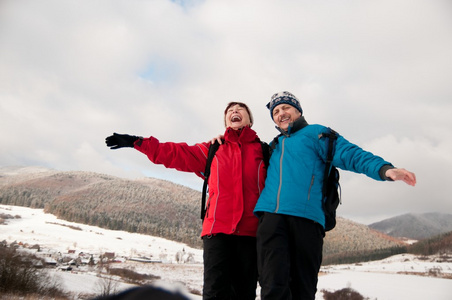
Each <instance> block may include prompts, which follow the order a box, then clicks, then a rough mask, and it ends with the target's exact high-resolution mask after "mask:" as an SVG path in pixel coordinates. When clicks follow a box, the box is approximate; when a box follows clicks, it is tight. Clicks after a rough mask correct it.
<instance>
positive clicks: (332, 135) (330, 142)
mask: <svg viewBox="0 0 452 300" xmlns="http://www.w3.org/2000/svg"><path fill="white" fill-rule="evenodd" d="M328 131H329V132H328V133H322V137H327V138H328V151H327V154H326V161H325V173H324V177H323V178H324V180H323V195H324V196H325V194H326V183H327V180H326V178H328V175H329V173H330V169H331V163H332V161H333V155H334V154H333V153H334V142H335V141H336V139H337V132H336V131H334V130H333V129H331V128H329V127H328Z"/></svg>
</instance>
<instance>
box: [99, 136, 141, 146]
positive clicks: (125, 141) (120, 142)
mask: <svg viewBox="0 0 452 300" xmlns="http://www.w3.org/2000/svg"><path fill="white" fill-rule="evenodd" d="M138 139H140V137H138V136H135V135H128V134H119V133H116V132H115V133H113V135H110V136H109V137H107V138H106V139H105V143H106V144H107V146H108V147H110V149H119V148H123V147H131V148H133V144H134V143H135V141H136V140H138Z"/></svg>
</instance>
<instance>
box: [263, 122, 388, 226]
mask: <svg viewBox="0 0 452 300" xmlns="http://www.w3.org/2000/svg"><path fill="white" fill-rule="evenodd" d="M327 132H328V129H327V128H326V127H325V126H322V125H308V124H307V123H306V121H305V119H304V117H303V116H301V117H300V118H299V119H297V121H296V122H294V123H293V124H291V125H290V126H289V128H288V131H287V132H284V133H283V134H282V135H281V136H279V137H278V138H277V142H275V141H276V139H275V140H274V141H273V142H272V144H273V147H275V148H274V150H273V153H272V155H271V158H270V165H269V167H268V170H267V179H266V180H265V188H264V190H263V191H262V194H261V195H260V197H259V199H258V202H257V204H256V207H255V209H254V212H255V214H256V215H259V213H261V212H271V213H277V214H284V215H291V216H297V217H302V218H307V219H310V220H313V221H315V222H318V223H319V224H321V225H322V226H323V227H325V215H324V212H323V209H322V186H323V177H324V171H325V160H326V155H327V150H328V144H327V140H328V139H327V138H325V137H322V133H327ZM332 165H334V166H335V167H337V168H340V169H343V170H348V171H352V172H356V173H363V174H366V175H367V176H369V177H371V178H373V179H375V180H385V179H387V178H385V176H384V175H383V174H384V172H381V171H386V169H388V168H392V165H391V163H389V162H387V161H385V160H383V159H382V158H381V157H379V156H375V155H373V154H372V153H370V152H367V151H364V150H363V149H361V148H360V147H358V146H357V145H354V144H352V143H350V142H349V141H347V140H346V139H345V138H343V137H342V136H341V135H339V136H338V139H337V142H336V146H335V152H334V157H333V162H332ZM380 174H381V175H380Z"/></svg>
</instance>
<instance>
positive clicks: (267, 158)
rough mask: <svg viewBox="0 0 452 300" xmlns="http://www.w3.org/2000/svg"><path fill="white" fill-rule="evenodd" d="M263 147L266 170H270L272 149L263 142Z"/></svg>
mask: <svg viewBox="0 0 452 300" xmlns="http://www.w3.org/2000/svg"><path fill="white" fill-rule="evenodd" d="M261 147H262V155H263V157H264V164H265V168H266V169H267V168H268V165H269V163H270V156H271V150H272V149H271V148H270V146H269V145H268V144H267V143H266V142H262V141H261Z"/></svg>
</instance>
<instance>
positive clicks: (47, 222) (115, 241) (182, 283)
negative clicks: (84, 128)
mask: <svg viewBox="0 0 452 300" xmlns="http://www.w3.org/2000/svg"><path fill="white" fill-rule="evenodd" d="M0 213H4V214H9V215H12V216H16V215H17V216H20V218H15V219H8V220H7V225H0V241H2V240H6V241H7V242H8V243H11V242H14V241H16V242H22V243H27V244H29V245H34V244H39V245H40V246H41V248H46V249H51V250H53V251H56V252H60V253H62V254H63V255H65V254H67V253H68V252H69V250H75V254H78V253H80V252H84V253H91V254H95V255H96V254H97V255H98V254H100V253H104V252H114V253H115V254H116V255H117V256H119V257H140V256H141V257H150V258H152V259H153V260H162V261H163V263H140V262H133V261H127V260H125V261H124V262H122V263H117V264H115V266H117V267H122V268H133V269H134V270H135V271H137V272H140V273H146V274H152V275H155V276H159V277H160V278H161V280H160V282H159V283H158V284H159V285H163V286H165V287H168V288H172V289H174V288H179V287H180V288H182V289H185V290H186V291H188V290H195V291H200V290H201V289H202V269H203V268H202V250H199V249H193V248H190V247H188V246H187V245H184V244H181V243H176V242H173V241H169V240H165V239H162V238H157V237H152V236H148V235H142V234H134V233H128V232H124V231H114V230H106V229H102V228H99V227H95V226H88V225H84V224H78V223H72V222H67V221H64V220H59V219H57V218H56V217H55V216H53V215H51V214H45V213H44V212H43V210H42V209H30V208H25V207H19V206H9V205H0ZM70 226H73V228H78V229H73V228H71V227H70ZM178 253H179V254H180V253H185V255H186V256H187V255H188V254H190V255H191V256H192V257H193V258H194V261H195V262H194V263H190V264H179V263H176V255H177V254H178ZM404 273H410V274H420V273H423V274H426V273H430V274H431V275H434V274H436V275H441V274H449V275H452V262H451V260H450V259H449V261H445V262H444V261H443V262H441V261H440V260H438V259H436V258H435V257H429V258H428V259H425V258H419V257H416V256H414V255H411V254H401V255H397V256H393V257H390V258H387V259H384V260H380V261H373V262H368V263H360V264H350V265H335V266H328V267H324V268H322V274H323V275H321V276H320V277H319V283H318V290H319V292H318V293H317V297H316V299H319V300H320V299H323V296H322V293H321V292H320V291H321V290H323V289H326V290H329V291H335V290H339V289H342V288H345V287H351V288H353V289H355V290H356V291H358V292H359V293H361V294H362V295H363V296H365V297H368V298H370V299H372V300H373V299H378V300H392V299H397V300H399V299H412V300H417V299H419V300H421V299H422V300H425V299H435V300H443V299H444V300H446V299H447V300H449V299H452V279H443V278H440V277H439V276H438V277H433V276H430V277H426V276H420V275H407V274H404ZM54 274H55V275H56V276H57V277H59V278H60V279H61V280H62V282H63V284H64V286H65V288H66V289H67V290H68V291H72V292H73V293H74V294H76V295H77V294H83V293H85V294H92V293H96V292H98V289H99V281H100V280H102V279H100V278H99V277H98V275H97V273H96V272H94V271H87V269H86V268H85V269H82V268H80V269H78V268H74V269H73V270H72V272H63V271H61V270H57V269H55V270H54ZM449 278H450V277H449ZM130 286H131V285H129V284H125V283H120V284H118V286H117V289H118V290H122V289H126V288H128V287H130ZM190 297H191V298H192V299H201V297H200V296H198V295H190Z"/></svg>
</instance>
